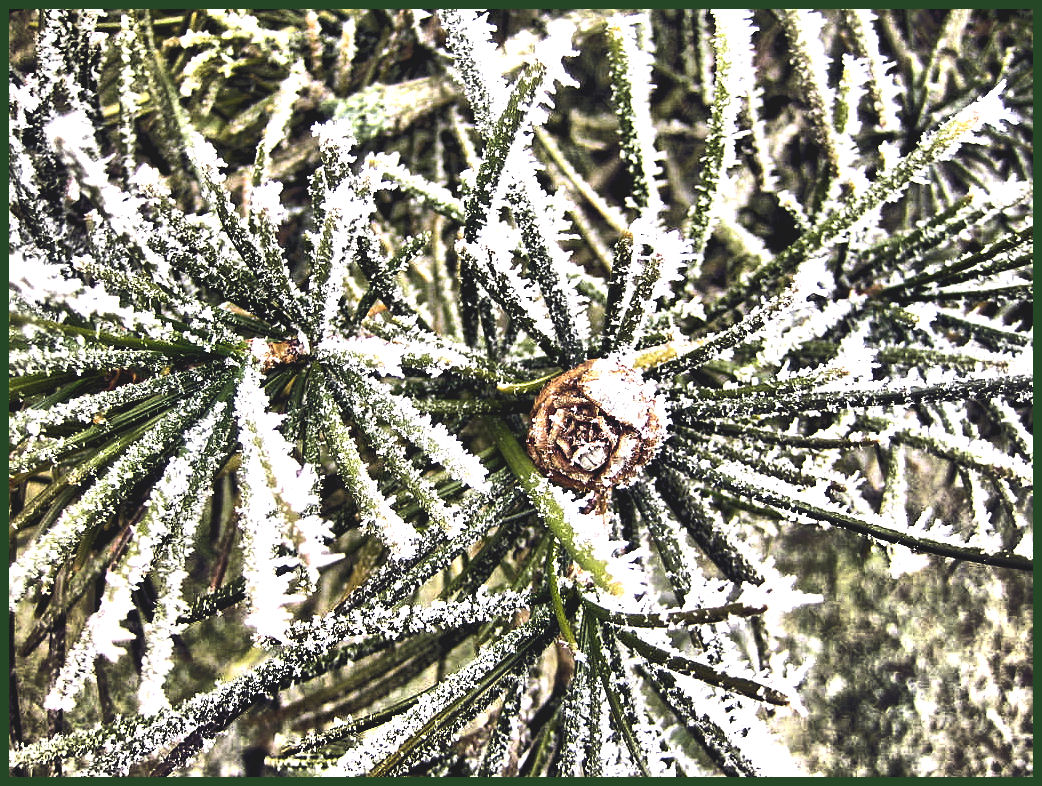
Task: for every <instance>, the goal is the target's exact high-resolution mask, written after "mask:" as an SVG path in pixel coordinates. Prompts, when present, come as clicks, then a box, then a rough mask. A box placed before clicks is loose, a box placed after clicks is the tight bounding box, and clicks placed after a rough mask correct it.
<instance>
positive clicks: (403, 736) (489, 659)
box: [322, 625, 531, 777]
mask: <svg viewBox="0 0 1042 786" xmlns="http://www.w3.org/2000/svg"><path fill="white" fill-rule="evenodd" d="M530 631H531V625H526V626H525V627H522V628H517V629H515V630H512V631H511V632H510V633H508V634H507V635H506V636H504V637H503V638H501V639H500V640H499V641H497V642H496V643H495V644H493V645H492V646H490V647H487V648H486V649H485V650H484V651H483V652H481V653H480V654H479V655H478V656H477V657H476V658H474V660H472V661H471V662H470V663H468V664H467V665H466V666H464V667H463V668H462V669H460V670H459V671H457V672H456V673H455V674H453V675H452V676H451V677H448V678H446V679H444V680H442V681H441V682H439V683H438V684H437V685H436V686H435V687H434V688H433V689H432V690H431V691H430V692H428V693H424V694H421V696H420V698H419V701H417V703H416V704H414V705H413V706H412V707H410V708H409V709H408V710H406V711H405V712H403V713H402V714H401V715H399V716H397V717H396V718H395V719H394V721H393V722H392V723H391V724H390V727H389V728H385V727H381V728H380V729H379V730H378V733H372V734H370V735H368V736H367V737H365V738H364V739H363V740H362V741H361V743H360V744H359V745H356V746H355V747H353V748H350V749H349V750H348V751H347V752H346V753H345V754H344V755H343V756H341V757H340V759H338V760H337V762H336V764H335V765H334V766H333V767H331V768H330V769H328V770H326V771H324V772H323V773H322V774H323V775H330V776H339V777H359V776H363V775H366V774H367V773H368V772H369V771H370V770H372V769H373V767H374V766H375V765H376V764H377V763H378V762H380V761H381V760H382V759H384V758H386V757H387V756H389V755H390V754H391V753H393V752H394V751H395V750H397V749H398V747H399V746H401V744H402V743H403V742H404V741H405V740H407V739H408V738H409V737H411V736H412V735H413V734H415V733H416V732H417V731H418V730H419V729H421V728H422V727H423V725H424V724H425V723H426V722H427V721H428V720H429V719H430V718H431V717H432V716H433V715H434V714H436V713H437V712H438V711H439V710H440V709H441V708H442V707H444V706H446V705H447V704H448V703H449V702H451V701H454V700H456V699H458V698H459V697H460V696H462V695H465V693H466V692H467V690H469V689H470V688H471V687H472V686H474V685H475V684H476V683H477V681H478V680H480V679H481V677H482V676H483V675H484V674H485V673H486V672H487V671H489V670H490V669H491V668H493V667H494V666H495V664H496V663H497V662H498V661H500V660H501V659H503V658H505V657H507V656H508V655H510V654H511V653H512V652H513V651H514V649H515V648H516V647H517V646H518V644H520V642H521V641H523V640H524V638H525V637H526V636H527V635H530Z"/></svg>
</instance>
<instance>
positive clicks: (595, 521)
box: [532, 478, 648, 603]
mask: <svg viewBox="0 0 1042 786" xmlns="http://www.w3.org/2000/svg"><path fill="white" fill-rule="evenodd" d="M539 485H540V489H539V491H538V493H537V494H536V495H535V496H534V497H533V499H532V501H533V502H534V503H535V504H536V505H537V506H538V504H539V502H538V500H539V498H540V497H543V496H544V495H550V496H552V497H553V499H554V501H555V502H556V503H557V504H558V505H559V506H560V508H561V510H562V511H563V512H564V520H565V524H566V525H567V526H568V527H569V528H570V529H571V530H572V532H573V533H575V541H574V546H575V547H576V549H578V550H585V551H587V552H588V553H589V554H590V555H591V556H592V557H593V558H594V559H595V560H598V561H600V562H603V563H604V564H605V565H606V571H605V572H606V573H607V574H608V577H609V580H610V581H611V582H613V583H615V584H617V585H618V586H619V587H620V588H621V590H622V591H621V594H620V596H619V597H620V598H633V599H637V598H642V597H644V596H645V595H646V594H647V591H648V579H647V576H646V575H645V574H644V571H643V569H642V568H641V566H640V565H639V563H638V560H639V558H640V556H641V555H640V554H638V553H635V552H629V553H627V554H622V555H618V556H617V555H616V552H618V551H621V550H622V549H624V548H626V547H627V546H628V545H629V544H628V543H626V542H625V541H621V540H612V539H611V538H609V537H608V528H607V526H606V523H605V521H604V518H603V517H602V516H600V515H599V514H598V513H596V512H595V511H594V512H590V513H583V512H582V509H583V504H582V502H581V501H580V500H578V499H576V498H575V497H574V496H573V495H572V493H571V492H570V491H569V490H567V489H565V488H562V487H561V486H558V485H557V484H555V483H551V482H549V481H548V480H547V479H546V478H540V479H539ZM582 573H583V571H581V570H580V571H579V574H580V575H582ZM615 602H616V603H619V602H620V601H619V599H616V600H615Z"/></svg>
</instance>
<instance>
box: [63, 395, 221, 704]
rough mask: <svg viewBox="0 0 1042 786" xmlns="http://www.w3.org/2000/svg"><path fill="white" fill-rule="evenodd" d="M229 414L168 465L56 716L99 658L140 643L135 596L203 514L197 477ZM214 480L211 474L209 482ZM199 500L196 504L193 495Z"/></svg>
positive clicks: (111, 579) (75, 658)
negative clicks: (133, 620)
mask: <svg viewBox="0 0 1042 786" xmlns="http://www.w3.org/2000/svg"><path fill="white" fill-rule="evenodd" d="M226 409H227V405H226V404H220V405H218V406H217V407H216V408H215V409H214V410H213V411H212V412H211V413H210V414H209V415H207V416H206V417H204V418H203V419H201V420H200V421H199V422H198V423H197V424H196V425H195V426H193V427H192V428H191V429H190V430H189V431H188V433H187V434H186V435H185V444H184V448H183V449H182V451H181V452H180V454H179V455H178V456H176V457H174V458H173V459H171V460H170V462H169V463H168V464H167V467H166V471H165V472H164V474H163V477H162V478H161V479H160V481H159V482H158V483H157V484H156V486H155V488H154V489H153V491H152V494H151V496H150V497H149V500H148V502H147V510H146V513H145V516H144V518H143V519H142V520H141V522H140V523H139V524H138V526H137V527H136V528H135V531H134V536H133V539H132V540H131V541H130V545H129V547H128V548H127V551H126V554H125V555H124V556H123V558H122V559H121V560H120V562H119V564H118V565H117V566H116V567H115V568H114V569H112V570H109V571H108V572H107V573H106V580H105V593H104V595H103V596H102V599H101V605H100V607H99V608H98V610H97V611H96V612H94V614H92V615H91V616H90V617H89V618H88V620H87V624H86V625H85V626H84V629H83V632H82V633H81V635H80V637H79V639H78V640H77V642H76V643H75V644H74V645H73V647H72V648H71V649H70V650H69V652H68V653H67V655H66V659H65V663H64V664H63V665H62V668H61V670H60V671H59V673H58V678H57V680H56V681H55V684H54V686H53V687H52V688H51V691H50V693H49V694H48V695H47V698H46V700H45V701H44V707H45V708H47V709H50V710H71V709H72V708H73V707H74V706H75V702H76V695H77V694H78V693H79V691H80V690H81V689H82V687H83V685H84V682H85V681H86V679H87V678H88V677H89V676H90V675H91V673H92V672H91V667H92V666H93V664H94V659H95V657H97V656H99V655H100V656H104V657H105V658H107V659H108V660H110V661H115V660H117V659H118V658H119V656H120V655H122V654H123V652H124V649H123V643H124V642H126V641H129V640H131V639H133V638H134V636H133V634H132V633H131V632H130V631H128V630H127V629H126V628H124V627H123V621H124V620H125V619H126V618H127V615H128V614H129V613H130V611H131V609H133V607H134V600H133V596H132V593H133V592H134V590H135V589H137V587H139V586H140V585H141V582H142V581H144V579H145V576H147V575H148V574H149V573H150V572H151V571H152V566H153V564H154V561H155V556H156V551H157V549H159V548H161V546H162V544H163V542H164V541H165V540H166V539H167V538H168V537H169V536H170V532H171V529H172V528H173V527H175V526H177V525H178V524H179V523H180V522H179V519H181V518H182V517H184V516H185V514H186V513H188V512H189V509H195V510H196V511H197V512H198V511H201V509H202V504H203V502H204V501H205V500H206V495H204V494H199V493H197V492H198V489H197V488H196V486H197V485H198V484H197V483H193V482H192V481H193V478H195V477H197V476H196V472H197V471H202V467H200V466H198V465H199V464H200V462H202V463H206V460H207V458H208V457H207V456H206V455H205V454H204V450H205V448H206V446H207V442H208V441H209V439H210V436H211V435H212V434H213V431H214V428H215V427H216V425H217V423H218V422H219V420H220V419H221V417H222V416H223V414H224V412H225V410H226ZM208 477H209V474H207V478H208ZM193 494H194V498H193V497H190V495H193Z"/></svg>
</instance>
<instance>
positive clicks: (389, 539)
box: [318, 388, 420, 560]
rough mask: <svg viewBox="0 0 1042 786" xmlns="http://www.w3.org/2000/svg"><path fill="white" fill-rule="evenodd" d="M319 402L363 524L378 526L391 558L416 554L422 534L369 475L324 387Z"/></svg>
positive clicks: (336, 458)
mask: <svg viewBox="0 0 1042 786" xmlns="http://www.w3.org/2000/svg"><path fill="white" fill-rule="evenodd" d="M318 406H319V418H320V419H321V424H322V430H323V432H324V434H325V438H326V442H327V443H328V445H329V449H330V451H331V453H332V455H333V459H334V461H335V462H336V464H337V468H338V469H339V471H340V474H341V477H342V478H343V481H344V487H345V489H346V490H347V491H348V492H349V493H350V494H351V496H352V497H353V498H354V500H355V504H356V506H357V508H358V513H359V516H360V517H361V524H362V526H363V527H367V528H371V529H373V530H375V532H376V534H377V536H378V537H379V538H380V539H381V540H382V541H383V542H384V544H385V545H386V546H387V548H388V550H389V551H390V555H391V559H392V560H406V559H410V558H411V557H413V556H414V555H415V554H416V546H417V544H418V542H419V540H420V536H419V534H418V533H417V532H416V530H415V528H414V527H413V526H412V525H411V524H409V523H408V522H407V521H405V520H404V519H403V518H402V517H401V516H399V515H398V513H397V512H395V510H394V508H393V507H391V503H390V501H389V500H388V499H387V498H386V497H385V496H384V495H383V494H381V493H380V487H379V485H377V483H376V482H375V481H374V480H373V479H372V478H371V477H370V476H369V472H368V470H367V469H366V467H365V464H364V463H363V461H362V458H361V456H360V455H359V453H358V449H357V448H356V447H355V444H354V441H353V439H352V437H351V433H350V431H349V430H348V428H347V426H346V425H345V424H344V423H343V422H342V416H341V413H340V410H339V408H338V407H337V405H336V402H335V401H334V400H333V398H332V396H331V395H330V394H329V392H328V391H327V390H326V389H325V388H322V389H320V390H319V391H318Z"/></svg>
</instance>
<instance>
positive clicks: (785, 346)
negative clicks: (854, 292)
mask: <svg viewBox="0 0 1042 786" xmlns="http://www.w3.org/2000/svg"><path fill="white" fill-rule="evenodd" d="M834 288H835V279H834V278H833V275H832V271H831V270H830V269H829V266H828V264H827V262H826V257H825V256H824V255H817V256H813V257H810V258H809V259H807V260H806V261H805V262H803V263H802V264H801V265H800V266H799V267H798V268H797V270H796V273H795V274H794V276H793V280H792V283H791V284H790V285H789V287H788V288H787V290H786V291H785V293H784V295H783V297H785V298H787V299H788V300H789V305H788V306H787V307H783V308H779V309H778V310H777V311H776V312H775V313H774V314H773V315H772V316H771V318H770V319H768V320H767V322H766V324H765V325H764V326H763V328H762V329H761V331H760V335H761V336H762V337H763V349H762V350H760V353H759V355H758V356H757V360H758V362H760V363H763V364H767V365H775V364H777V363H779V362H781V360H782V358H784V357H785V356H786V355H787V354H788V353H789V352H791V351H792V350H793V349H795V348H797V347H799V346H800V345H801V344H803V343H804V342H805V341H809V340H811V339H814V338H818V337H820V336H822V335H824V334H825V333H826V332H827V331H828V330H830V329H831V328H833V327H834V326H835V325H836V324H837V323H839V322H840V321H841V320H842V319H843V318H845V317H846V316H847V314H849V313H850V311H851V310H852V309H853V308H854V306H855V304H856V296H854V297H853V298H845V299H840V300H836V299H833V298H832V297H831V295H832V292H833V290H834ZM812 295H818V296H820V297H822V298H827V300H826V303H825V305H824V306H821V305H819V304H818V303H817V302H812V301H810V300H809V298H810V297H811V296H812Z"/></svg>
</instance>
